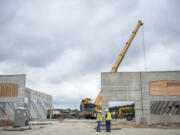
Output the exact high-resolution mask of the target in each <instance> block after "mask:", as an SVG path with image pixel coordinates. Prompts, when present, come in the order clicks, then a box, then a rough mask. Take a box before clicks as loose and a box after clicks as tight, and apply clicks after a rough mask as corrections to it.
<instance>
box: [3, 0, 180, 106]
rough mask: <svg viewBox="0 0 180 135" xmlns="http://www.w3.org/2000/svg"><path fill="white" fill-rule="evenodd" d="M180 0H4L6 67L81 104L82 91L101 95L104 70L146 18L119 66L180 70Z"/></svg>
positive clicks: (66, 102) (56, 97) (62, 101)
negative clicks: (138, 24)
mask: <svg viewBox="0 0 180 135" xmlns="http://www.w3.org/2000/svg"><path fill="white" fill-rule="evenodd" d="M179 6H180V1H179V0H151V1H147V0H136V1H135V0H134V1H132V0H111V1H110V0H38V1H37V0H26V1H25V0H0V74H26V75H27V84H26V85H27V87H29V88H32V89H36V90H39V91H42V92H45V93H48V94H50V95H52V96H53V102H54V104H55V106H56V107H60V108H79V104H80V102H81V99H82V98H84V97H91V98H92V99H93V100H94V99H95V98H96V96H97V94H98V92H99V90H100V85H101V84H100V77H101V72H109V71H110V69H111V68H112V66H113V64H114V62H115V60H116V58H117V57H118V55H119V54H120V52H121V50H122V48H123V46H124V44H125V43H126V41H127V40H128V38H129V36H130V34H131V32H132V31H133V29H134V28H135V26H136V25H137V22H138V20H142V21H143V22H144V26H143V28H142V27H141V28H140V29H139V31H138V34H137V35H136V37H135V39H134V40H133V42H132V44H131V46H130V48H129V50H128V52H127V54H126V56H125V57H124V59H123V62H122V63H121V65H120V67H119V72H121V71H145V69H146V71H154V70H162V71H163V70H179V67H180V59H179V57H180V53H179V52H180V45H179V43H180V14H179V13H180V8H179ZM143 37H144V38H143ZM143 39H144V43H143ZM143 45H144V47H145V55H144V49H143ZM144 59H145V61H144ZM145 65H146V66H145Z"/></svg>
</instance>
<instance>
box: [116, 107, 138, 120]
mask: <svg viewBox="0 0 180 135" xmlns="http://www.w3.org/2000/svg"><path fill="white" fill-rule="evenodd" d="M134 117H135V112H134V105H131V106H122V107H119V112H118V118H120V119H121V118H126V119H127V120H129V121H130V120H132V119H133V118H134Z"/></svg>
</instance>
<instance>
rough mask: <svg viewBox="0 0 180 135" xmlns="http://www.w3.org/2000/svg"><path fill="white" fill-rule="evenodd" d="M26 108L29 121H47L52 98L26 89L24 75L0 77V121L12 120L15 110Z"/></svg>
mask: <svg viewBox="0 0 180 135" xmlns="http://www.w3.org/2000/svg"><path fill="white" fill-rule="evenodd" d="M19 107H21V108H26V110H27V116H28V119H30V120H45V119H47V110H49V109H51V107H52V96H50V95H47V94H45V93H42V92H39V91H36V90H32V89H29V88H26V75H25V74H22V75H0V119H8V118H10V119H11V120H14V112H15V109H16V108H19Z"/></svg>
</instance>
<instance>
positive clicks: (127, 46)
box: [81, 20, 143, 112]
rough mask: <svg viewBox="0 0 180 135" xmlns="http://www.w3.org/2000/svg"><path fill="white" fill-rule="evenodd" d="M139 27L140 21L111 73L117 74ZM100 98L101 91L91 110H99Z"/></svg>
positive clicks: (141, 23)
mask: <svg viewBox="0 0 180 135" xmlns="http://www.w3.org/2000/svg"><path fill="white" fill-rule="evenodd" d="M141 25H143V22H142V21H141V20H139V21H138V24H137V26H136V28H135V29H134V31H133V32H132V34H131V36H130V38H129V40H128V41H127V42H126V44H125V46H124V48H123V50H122V52H121V54H120V55H119V57H118V58H117V60H116V63H115V64H114V66H113V67H112V69H111V72H117V70H118V67H119V65H120V63H121V62H122V60H123V58H124V56H125V54H126V52H127V50H128V48H129V46H130V45H131V42H132V40H133V39H134V37H135V35H136V33H137V31H138V30H139V28H140V26H141ZM101 96H102V93H101V91H100V92H99V94H98V96H97V98H96V100H95V103H94V105H95V106H96V107H95V109H93V110H95V111H96V112H97V111H98V110H99V109H100V108H101V105H100V102H101ZM85 99H87V98H85ZM88 99H89V98H88ZM90 100H91V99H90ZM90 100H89V101H90ZM83 101H84V99H83V100H82V102H81V105H82V104H83ZM83 105H85V104H83Z"/></svg>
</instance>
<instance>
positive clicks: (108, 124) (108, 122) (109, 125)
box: [106, 120, 111, 132]
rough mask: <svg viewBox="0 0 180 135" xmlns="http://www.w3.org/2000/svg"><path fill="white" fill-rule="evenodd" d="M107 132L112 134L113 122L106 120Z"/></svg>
mask: <svg viewBox="0 0 180 135" xmlns="http://www.w3.org/2000/svg"><path fill="white" fill-rule="evenodd" d="M106 132H111V121H110V120H106Z"/></svg>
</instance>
